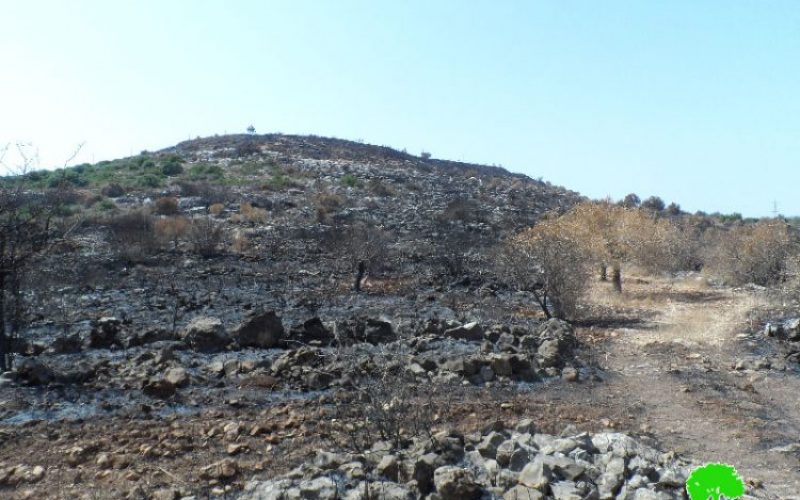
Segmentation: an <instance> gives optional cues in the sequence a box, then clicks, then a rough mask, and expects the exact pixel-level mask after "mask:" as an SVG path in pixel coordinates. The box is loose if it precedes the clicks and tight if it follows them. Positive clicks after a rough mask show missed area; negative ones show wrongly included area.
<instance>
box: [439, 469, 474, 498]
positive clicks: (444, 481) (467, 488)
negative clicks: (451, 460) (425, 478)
mask: <svg viewBox="0 0 800 500" xmlns="http://www.w3.org/2000/svg"><path fill="white" fill-rule="evenodd" d="M433 483H434V485H435V486H436V491H437V493H439V496H440V497H441V499H442V500H470V499H474V500H477V499H479V498H480V497H481V496H482V492H481V488H480V486H478V484H477V483H476V482H475V476H474V475H473V473H472V471H470V470H468V469H462V468H461V467H455V466H452V465H445V466H444V467H439V468H438V469H436V471H435V472H434V474H433Z"/></svg>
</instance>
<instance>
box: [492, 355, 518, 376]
mask: <svg viewBox="0 0 800 500" xmlns="http://www.w3.org/2000/svg"><path fill="white" fill-rule="evenodd" d="M489 364H490V366H491V367H492V370H493V371H494V373H495V374H496V375H499V376H501V377H510V376H511V375H512V374H513V373H514V371H513V370H512V368H511V357H510V356H509V355H508V354H490V355H489Z"/></svg>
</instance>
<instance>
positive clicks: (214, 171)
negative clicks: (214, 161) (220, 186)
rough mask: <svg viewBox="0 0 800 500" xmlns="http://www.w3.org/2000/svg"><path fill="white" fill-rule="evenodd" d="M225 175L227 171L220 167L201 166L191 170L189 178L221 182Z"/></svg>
mask: <svg viewBox="0 0 800 500" xmlns="http://www.w3.org/2000/svg"><path fill="white" fill-rule="evenodd" d="M224 175H225V171H224V170H222V167H220V166H219V165H208V164H202V163H201V164H199V165H194V166H193V167H192V168H191V169H189V176H190V177H192V178H193V179H207V180H212V179H214V180H219V179H222V177H223V176H224Z"/></svg>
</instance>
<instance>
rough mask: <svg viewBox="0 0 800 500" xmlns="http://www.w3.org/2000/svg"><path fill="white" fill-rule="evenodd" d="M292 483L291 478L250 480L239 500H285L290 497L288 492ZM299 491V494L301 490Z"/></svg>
mask: <svg viewBox="0 0 800 500" xmlns="http://www.w3.org/2000/svg"><path fill="white" fill-rule="evenodd" d="M292 485H293V483H292V481H291V480H289V479H280V480H272V481H248V482H247V483H246V484H245V486H244V492H243V493H242V494H241V496H239V500H284V499H286V498H287V497H288V495H287V492H288V491H289V490H290V489H291V488H292ZM297 493H298V496H299V491H298V492H297ZM295 498H297V497H295Z"/></svg>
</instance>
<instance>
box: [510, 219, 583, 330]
mask: <svg viewBox="0 0 800 500" xmlns="http://www.w3.org/2000/svg"><path fill="white" fill-rule="evenodd" d="M563 222H564V221H563V220H562V219H550V220H545V221H543V222H541V223H539V224H537V225H536V226H534V227H532V228H531V229H528V230H526V231H523V232H522V233H520V234H518V235H516V236H514V237H513V238H511V239H510V240H509V241H508V242H506V244H505V245H503V246H502V247H501V248H500V249H499V251H498V252H497V255H496V266H497V270H498V273H499V274H500V275H501V276H502V277H503V278H504V279H505V281H506V282H507V283H509V284H510V285H512V286H514V287H516V288H517V289H518V290H522V291H527V292H531V293H532V294H533V296H534V299H535V300H536V302H537V303H538V304H539V306H540V307H541V308H542V311H543V312H544V313H545V315H546V316H547V317H551V316H554V317H556V318H574V317H575V316H576V313H577V306H578V303H579V301H580V298H581V297H582V296H583V294H584V293H585V292H586V288H587V281H588V279H589V274H590V271H589V266H588V264H589V257H588V253H587V251H586V250H585V247H584V246H582V245H580V244H579V242H578V241H577V240H576V239H575V237H574V235H572V234H571V233H570V231H568V230H567V229H566V228H565V227H564V225H563Z"/></svg>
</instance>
